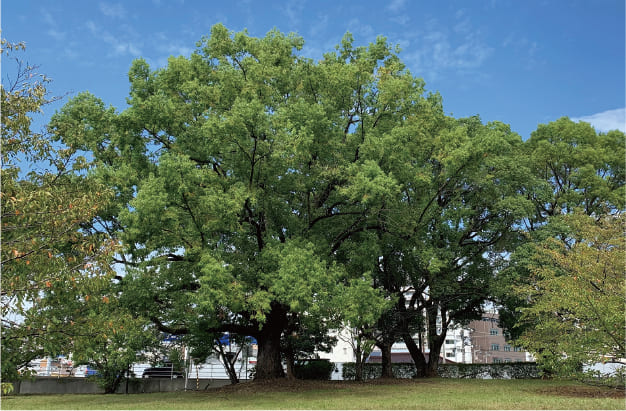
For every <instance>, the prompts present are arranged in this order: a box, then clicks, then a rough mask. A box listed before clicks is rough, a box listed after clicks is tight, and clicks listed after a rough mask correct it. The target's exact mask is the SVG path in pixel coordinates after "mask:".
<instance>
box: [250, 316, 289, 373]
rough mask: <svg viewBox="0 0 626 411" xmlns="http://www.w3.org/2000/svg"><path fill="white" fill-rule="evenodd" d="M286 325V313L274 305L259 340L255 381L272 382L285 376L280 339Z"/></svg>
mask: <svg viewBox="0 0 626 411" xmlns="http://www.w3.org/2000/svg"><path fill="white" fill-rule="evenodd" d="M286 324H287V317H286V311H285V310H284V309H283V308H282V307H280V306H279V305H278V304H276V305H273V307H272V310H271V311H270V313H269V314H268V315H267V317H266V321H265V324H263V329H262V330H261V332H260V333H259V336H258V338H257V343H258V344H259V352H258V354H257V363H256V374H255V376H254V379H255V380H270V379H274V378H283V377H284V376H285V371H284V369H283V365H282V362H281V351H280V337H281V335H282V332H283V329H284V328H285V325H286Z"/></svg>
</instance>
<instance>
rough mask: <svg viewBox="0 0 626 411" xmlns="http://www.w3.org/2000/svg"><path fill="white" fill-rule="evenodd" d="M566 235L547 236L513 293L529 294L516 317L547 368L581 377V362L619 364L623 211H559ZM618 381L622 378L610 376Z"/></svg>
mask: <svg viewBox="0 0 626 411" xmlns="http://www.w3.org/2000/svg"><path fill="white" fill-rule="evenodd" d="M562 219H563V221H564V223H565V224H566V225H567V226H568V227H569V229H570V233H569V235H568V236H567V240H566V241H565V242H562V241H558V240H556V239H553V238H549V239H546V240H545V241H544V242H542V243H541V244H540V245H538V246H537V249H536V252H535V254H534V255H533V258H532V263H531V266H530V269H531V272H532V279H531V284H532V285H531V286H520V287H519V288H518V289H517V293H518V294H520V295H522V296H523V297H524V298H526V299H528V300H529V301H530V303H531V304H530V306H529V307H527V308H524V309H523V311H522V319H521V322H522V324H523V323H524V322H525V321H529V322H531V323H532V324H533V327H532V328H528V329H526V330H525V331H524V333H523V334H522V336H521V338H520V341H521V343H522V344H523V345H524V346H525V347H526V348H528V349H529V350H531V351H532V352H534V353H536V354H537V356H538V361H539V362H540V363H542V364H543V365H544V366H545V367H546V368H548V369H549V370H551V371H553V372H555V373H557V374H558V375H563V376H567V377H572V376H577V377H579V378H588V377H589V375H587V376H585V374H592V373H591V372H585V371H584V369H583V365H591V364H594V363H607V362H608V363H619V364H624V365H626V364H625V363H624V358H626V347H625V343H624V341H626V335H625V333H624V315H623V314H624V312H623V309H624V295H625V294H626V285H625V283H624V260H625V258H626V248H625V246H626V240H625V238H626V237H625V235H624V234H625V230H624V227H625V225H624V223H625V222H626V220H625V219H624V216H623V215H621V214H619V215H612V216H607V217H603V218H600V219H594V218H592V217H589V216H586V215H584V214H582V213H576V214H572V215H568V216H565V217H563V218H562ZM612 383H617V386H621V387H623V383H624V381H623V376H622V380H621V381H620V380H618V381H613V382H612Z"/></svg>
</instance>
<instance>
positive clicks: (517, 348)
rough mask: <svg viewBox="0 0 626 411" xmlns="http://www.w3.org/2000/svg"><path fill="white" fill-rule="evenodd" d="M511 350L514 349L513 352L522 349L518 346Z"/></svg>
mask: <svg viewBox="0 0 626 411" xmlns="http://www.w3.org/2000/svg"><path fill="white" fill-rule="evenodd" d="M513 351H515V352H521V351H522V349H521V348H520V347H515V348H513Z"/></svg>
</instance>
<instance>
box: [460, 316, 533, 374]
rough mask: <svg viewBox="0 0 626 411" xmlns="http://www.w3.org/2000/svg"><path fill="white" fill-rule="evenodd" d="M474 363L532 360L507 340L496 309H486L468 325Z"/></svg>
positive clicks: (527, 354)
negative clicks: (478, 318) (486, 310)
mask: <svg viewBox="0 0 626 411" xmlns="http://www.w3.org/2000/svg"><path fill="white" fill-rule="evenodd" d="M468 330H469V336H470V339H471V347H472V362H473V363H474V364H494V363H503V362H526V361H533V359H532V356H531V355H530V354H529V353H527V352H525V351H524V350H522V349H521V348H519V347H515V346H513V345H511V344H510V343H509V342H507V336H506V335H505V332H504V330H503V329H502V328H501V327H500V325H499V316H498V313H497V312H496V311H488V312H486V313H485V314H483V317H482V318H481V319H480V320H476V321H472V322H470V323H469V325H468Z"/></svg>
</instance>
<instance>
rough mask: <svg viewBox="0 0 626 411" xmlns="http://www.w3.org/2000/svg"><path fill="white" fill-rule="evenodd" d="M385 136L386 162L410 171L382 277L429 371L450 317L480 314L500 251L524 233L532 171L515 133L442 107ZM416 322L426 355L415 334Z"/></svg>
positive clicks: (461, 319) (416, 355)
mask: <svg viewBox="0 0 626 411" xmlns="http://www.w3.org/2000/svg"><path fill="white" fill-rule="evenodd" d="M385 143H386V144H385V145H384V149H385V150H387V151H386V152H384V155H383V156H382V158H384V159H385V160H384V162H385V163H384V165H385V167H393V169H394V174H400V173H402V175H404V176H405V177H404V178H403V179H401V180H400V181H401V184H402V186H401V187H402V188H401V193H402V197H401V201H400V202H399V203H398V207H400V210H399V211H398V212H397V213H396V214H394V215H392V216H390V217H391V218H389V219H388V222H387V224H388V225H392V224H393V225H396V226H397V225H398V224H402V225H403V231H402V232H400V233H399V235H396V236H390V235H389V234H386V235H385V236H381V250H382V253H381V258H379V262H378V264H377V267H378V270H377V272H378V278H379V281H380V285H381V286H382V287H383V288H384V289H386V290H388V291H390V292H393V293H394V294H395V295H397V296H399V300H398V301H399V303H398V305H397V306H396V315H395V318H397V320H396V323H397V325H398V327H396V328H395V330H392V331H391V332H395V333H397V335H398V337H399V338H402V339H403V340H404V341H405V343H406V344H407V347H408V348H409V351H410V352H411V355H412V357H413V360H414V362H415V364H416V366H417V371H418V375H421V376H432V375H436V373H437V364H438V362H439V355H440V353H441V347H442V345H443V342H444V341H445V336H446V333H447V329H448V327H449V326H450V324H452V323H453V322H454V323H456V324H463V323H466V322H468V321H469V320H471V319H474V318H476V317H478V316H480V314H481V312H482V309H483V305H484V303H485V300H486V299H488V298H489V296H490V294H491V288H492V285H493V283H494V279H495V275H496V272H497V268H498V266H499V264H500V260H501V255H502V254H501V253H503V252H505V251H507V250H510V249H512V248H513V247H515V245H516V244H518V242H519V234H518V233H517V228H516V227H517V225H518V224H519V223H520V222H521V221H522V220H523V219H524V218H525V217H527V216H528V215H530V214H531V213H532V209H533V205H532V202H530V201H529V199H528V198H527V195H526V193H525V192H524V189H523V188H524V182H525V180H526V178H527V177H528V174H529V171H528V169H527V168H526V167H524V166H523V165H522V164H518V163H516V161H515V159H516V155H517V154H518V153H519V151H520V149H521V146H522V140H521V138H520V137H519V135H517V134H516V133H513V132H511V130H510V128H509V127H508V126H507V125H504V124H501V123H489V124H487V125H483V124H482V123H481V122H480V120H479V119H478V118H477V117H473V118H468V119H460V120H455V119H451V118H447V117H446V118H443V119H440V120H439V122H438V123H435V124H434V125H432V126H431V128H430V129H426V130H424V126H423V124H421V123H420V122H415V123H414V124H412V125H411V124H408V125H406V126H405V127H402V128H396V129H395V130H394V132H393V133H391V134H390V138H387V139H386V140H385ZM398 158H399V159H400V160H396V161H395V162H392V161H393V160H395V159H398ZM395 170H397V171H395ZM399 217H400V219H399ZM420 323H424V324H423V327H424V328H425V330H426V332H427V344H428V349H429V356H428V358H426V357H425V356H424V355H423V354H422V350H421V349H420V347H418V346H417V345H416V343H415V342H414V339H413V330H414V329H415V327H418V329H419V327H420ZM393 340H395V338H389V341H391V342H392V341H393Z"/></svg>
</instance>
